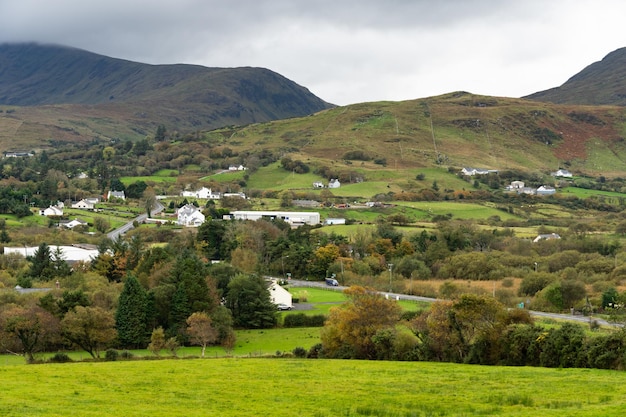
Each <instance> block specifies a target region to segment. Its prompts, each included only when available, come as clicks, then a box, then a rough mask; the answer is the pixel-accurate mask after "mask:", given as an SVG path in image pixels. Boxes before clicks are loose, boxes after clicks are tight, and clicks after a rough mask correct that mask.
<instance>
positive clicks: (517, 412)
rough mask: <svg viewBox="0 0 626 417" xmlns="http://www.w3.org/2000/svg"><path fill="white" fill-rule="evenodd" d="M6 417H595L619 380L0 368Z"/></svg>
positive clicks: (423, 369) (171, 362)
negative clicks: (72, 416)
mask: <svg viewBox="0 0 626 417" xmlns="http://www.w3.org/2000/svg"><path fill="white" fill-rule="evenodd" d="M0 375H1V376H2V381H3V384H2V385H3V388H2V389H3V395H2V396H1V397H0V414H1V415H3V416H5V417H11V416H20V417H25V416H26V417H27V416H37V417H46V416H62V415H68V414H69V413H71V414H72V415H79V416H86V417H88V416H109V415H110V416H126V417H131V416H142V417H143V416H147V415H149V416H152V417H158V416H168V417H169V416H172V415H177V416H208V415H214V416H220V417H229V416H273V417H283V416H285V417H287V416H289V417H291V416H313V417H325V416H328V417H331V416H332V417H334V416H394V417H395V416H486V415H492V416H517V417H523V416H533V417H535V416H544V417H549V416H594V417H595V416H599V415H618V414H619V413H620V412H621V411H623V410H624V408H625V407H626V386H625V385H624V384H623V383H622V381H623V374H622V373H621V372H615V371H602V370H589V369H545V368H527V367H524V368H518V367H485V366H471V365H458V364H446V363H442V364H435V363H427V362H382V361H354V360H315V359H293V358H291V359H289V358H280V359H269V358H220V359H194V360H175V359H168V360H143V361H130V362H96V363H93V362H92V363H85V362H83V363H72V364H45V365H28V366H27V365H23V366H9V367H7V366H4V367H2V366H0Z"/></svg>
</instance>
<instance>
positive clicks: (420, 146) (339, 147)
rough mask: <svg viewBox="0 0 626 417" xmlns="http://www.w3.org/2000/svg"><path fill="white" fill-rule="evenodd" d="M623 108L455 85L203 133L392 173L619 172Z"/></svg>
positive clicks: (623, 154)
mask: <svg viewBox="0 0 626 417" xmlns="http://www.w3.org/2000/svg"><path fill="white" fill-rule="evenodd" d="M625 112H626V109H624V108H623V107H598V106H573V105H555V104H551V103H539V102H536V101H530V100H522V99H511V98H502V97H488V96H479V95H474V94H471V93H467V92H455V93H450V94H446V95H442V96H437V97H429V98H424V99H419V100H410V101H404V102H376V103H362V104H355V105H350V106H346V107H338V108H334V109H330V110H326V111H323V112H320V113H317V114H315V115H313V116H309V117H306V118H296V119H291V120H284V121H275V122H271V123H263V124H254V125H250V126H245V127H239V128H224V129H219V130H216V131H213V132H209V133H207V138H208V139H207V140H209V141H210V140H212V141H213V143H221V144H223V145H227V146H229V147H230V148H231V149H232V150H233V151H234V152H239V153H243V152H245V151H246V150H250V149H253V148H254V147H256V148H260V147H263V148H266V149H270V150H275V151H276V152H277V153H280V154H290V156H291V157H292V158H293V159H300V160H302V161H305V162H307V163H309V164H312V165H327V166H332V167H335V169H353V170H355V171H362V170H369V171H370V172H371V171H376V170H387V171H390V170H391V171H395V172H398V175H400V172H402V170H407V169H415V168H428V167H442V166H443V167H446V166H453V167H467V166H469V167H482V168H490V169H497V170H515V169H517V170H523V171H543V172H551V171H556V169H557V168H559V167H564V168H568V169H570V170H572V171H573V172H575V173H580V174H590V175H599V174H603V175H620V173H623V172H624V169H625V167H626V143H625V142H624V139H623V132H624V128H625V125H624V115H625ZM368 177H369V178H372V175H371V174H370V175H368Z"/></svg>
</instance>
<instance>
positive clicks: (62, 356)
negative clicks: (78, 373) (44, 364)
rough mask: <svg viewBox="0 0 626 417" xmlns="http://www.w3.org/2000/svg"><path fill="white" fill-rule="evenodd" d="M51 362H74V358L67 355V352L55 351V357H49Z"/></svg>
mask: <svg viewBox="0 0 626 417" xmlns="http://www.w3.org/2000/svg"><path fill="white" fill-rule="evenodd" d="M48 361H49V362H52V363H66V362H73V361H72V358H70V357H69V356H67V353H63V352H58V353H55V354H54V356H53V357H51V358H50V359H48Z"/></svg>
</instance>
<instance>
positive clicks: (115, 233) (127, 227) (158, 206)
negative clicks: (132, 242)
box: [107, 200, 165, 240]
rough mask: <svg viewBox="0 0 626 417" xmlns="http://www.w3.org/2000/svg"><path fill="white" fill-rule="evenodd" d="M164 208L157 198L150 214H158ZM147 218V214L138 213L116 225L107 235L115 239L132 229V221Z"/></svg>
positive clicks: (139, 221) (140, 220)
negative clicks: (120, 225)
mask: <svg viewBox="0 0 626 417" xmlns="http://www.w3.org/2000/svg"><path fill="white" fill-rule="evenodd" d="M164 209H165V206H164V205H163V204H161V202H160V201H158V200H157V202H156V205H155V207H154V209H152V214H158V213H160V212H162V211H163V210H164ZM147 218H148V215H147V214H145V213H144V214H140V215H139V216H137V217H135V218H134V219H132V220H131V221H129V222H128V223H126V224H124V225H123V226H122V227H118V228H117V229H115V230H113V231H111V232H109V233H107V237H108V238H109V239H111V240H117V239H118V238H119V237H120V236H121V235H123V234H124V233H126V232H128V231H129V230H130V229H133V228H134V227H135V226H134V223H135V222H137V223H142V222H143V221H144V220H146V219H147Z"/></svg>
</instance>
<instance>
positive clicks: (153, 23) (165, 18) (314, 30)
mask: <svg viewBox="0 0 626 417" xmlns="http://www.w3.org/2000/svg"><path fill="white" fill-rule="evenodd" d="M624 16H626V2H625V1H623V0H384V1H383V0H376V1H374V0H273V1H271V0H229V1H226V0H220V1H218V0H106V1H102V0H55V1H49V0H19V1H18V0H0V43H5V42H39V43H44V44H45V43H50V44H57V45H65V46H71V47H76V48H80V49H84V50H87V51H90V52H94V53H98V54H102V55H106V56H110V57H113V58H121V59H127V60H131V61H136V62H143V63H148V64H176V63H183V64H196V65H203V66H206V67H241V66H251V67H264V68H268V69H270V70H272V71H275V72H277V73H279V74H281V75H283V76H284V77H286V78H288V79H290V80H292V81H294V82H296V83H298V84H300V85H302V86H304V87H306V88H308V89H309V90H310V91H311V92H312V93H313V94H315V95H317V96H318V97H320V98H322V99H323V100H325V101H327V102H330V103H333V104H337V105H348V104H354V103H362V102H370V101H382V100H390V101H402V100H412V99H418V98H424V97H430V96H436V95H440V94H445V93H450V92H453V91H467V92H470V93H474V94H483V95H489V96H501V97H522V96H525V95H528V94H532V93H534V92H537V91H542V90H546V89H549V88H552V87H558V86H560V85H562V84H563V83H564V82H565V81H567V80H568V79H569V78H570V77H572V76H573V75H575V74H576V73H578V72H579V71H581V70H582V69H583V68H585V67H586V66H588V65H590V64H592V63H593V62H596V61H599V60H601V59H602V58H603V57H604V56H606V55H607V54H608V53H610V52H612V51H614V50H616V49H618V48H622V47H626V31H625V30H624V26H623V20H624Z"/></svg>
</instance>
